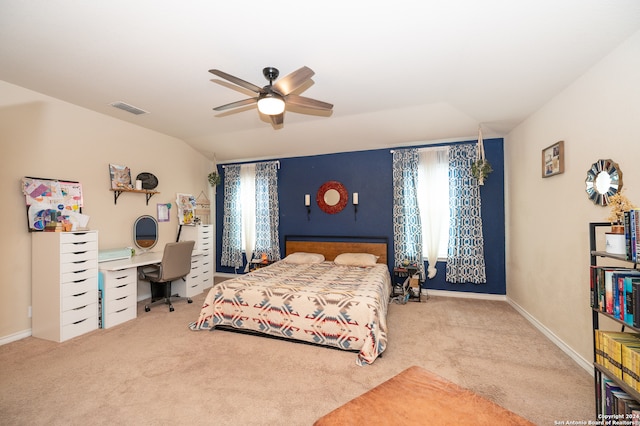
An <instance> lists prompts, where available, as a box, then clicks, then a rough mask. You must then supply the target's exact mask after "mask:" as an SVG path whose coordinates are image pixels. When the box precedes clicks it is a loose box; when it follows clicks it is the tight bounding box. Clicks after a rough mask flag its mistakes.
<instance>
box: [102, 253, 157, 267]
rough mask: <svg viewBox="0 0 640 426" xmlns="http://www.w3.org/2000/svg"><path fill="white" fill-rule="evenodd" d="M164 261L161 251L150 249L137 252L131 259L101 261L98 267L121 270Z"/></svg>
mask: <svg viewBox="0 0 640 426" xmlns="http://www.w3.org/2000/svg"><path fill="white" fill-rule="evenodd" d="M160 261H162V252H161V251H148V252H146V253H141V254H136V255H135V256H131V257H130V258H129V259H121V260H110V261H108V262H100V263H99V264H98V269H100V270H101V271H119V270H122V269H128V268H137V267H138V266H148V265H153V264H154V263H160Z"/></svg>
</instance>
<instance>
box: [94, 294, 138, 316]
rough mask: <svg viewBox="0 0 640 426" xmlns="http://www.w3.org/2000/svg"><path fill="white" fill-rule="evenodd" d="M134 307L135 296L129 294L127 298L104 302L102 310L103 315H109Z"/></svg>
mask: <svg viewBox="0 0 640 426" xmlns="http://www.w3.org/2000/svg"><path fill="white" fill-rule="evenodd" d="M135 307H136V296H135V295H131V294H129V295H127V296H122V297H118V298H117V299H112V300H105V301H104V304H103V307H102V309H103V311H104V313H105V314H111V313H113V312H118V311H121V310H123V309H126V308H135Z"/></svg>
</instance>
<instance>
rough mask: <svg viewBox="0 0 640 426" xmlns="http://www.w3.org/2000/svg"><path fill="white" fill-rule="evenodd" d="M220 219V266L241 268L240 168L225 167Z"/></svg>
mask: <svg viewBox="0 0 640 426" xmlns="http://www.w3.org/2000/svg"><path fill="white" fill-rule="evenodd" d="M223 210H224V212H223V219H222V258H221V260H220V264H221V265H222V266H233V267H234V268H236V269H238V268H240V267H242V260H243V259H242V203H241V202H240V166H237V165H236V166H226V168H225V173H224V206H223Z"/></svg>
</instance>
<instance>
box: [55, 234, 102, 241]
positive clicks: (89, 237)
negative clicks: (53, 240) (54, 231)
mask: <svg viewBox="0 0 640 426" xmlns="http://www.w3.org/2000/svg"><path fill="white" fill-rule="evenodd" d="M88 241H98V233H97V232H63V233H61V234H60V243H62V244H67V243H72V244H73V243H86V242H88Z"/></svg>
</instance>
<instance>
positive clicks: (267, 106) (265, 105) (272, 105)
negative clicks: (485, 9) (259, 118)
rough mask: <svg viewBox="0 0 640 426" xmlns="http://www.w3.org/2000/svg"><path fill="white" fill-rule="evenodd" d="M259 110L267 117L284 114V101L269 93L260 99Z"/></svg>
mask: <svg viewBox="0 0 640 426" xmlns="http://www.w3.org/2000/svg"><path fill="white" fill-rule="evenodd" d="M258 110H259V111H260V112H261V113H263V114H265V115H278V114H282V113H283V112H284V100H283V99H282V98H281V97H280V96H278V95H275V94H273V93H267V94H266V95H264V97H261V98H260V99H258Z"/></svg>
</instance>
